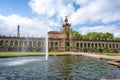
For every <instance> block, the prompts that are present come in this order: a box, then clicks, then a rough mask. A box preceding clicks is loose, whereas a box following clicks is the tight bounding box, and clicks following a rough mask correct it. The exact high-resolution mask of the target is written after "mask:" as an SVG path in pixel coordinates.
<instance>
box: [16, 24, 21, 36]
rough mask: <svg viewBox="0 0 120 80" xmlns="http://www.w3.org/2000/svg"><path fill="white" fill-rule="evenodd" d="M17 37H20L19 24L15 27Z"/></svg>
mask: <svg viewBox="0 0 120 80" xmlns="http://www.w3.org/2000/svg"><path fill="white" fill-rule="evenodd" d="M17 37H20V26H19V25H18V27H17Z"/></svg>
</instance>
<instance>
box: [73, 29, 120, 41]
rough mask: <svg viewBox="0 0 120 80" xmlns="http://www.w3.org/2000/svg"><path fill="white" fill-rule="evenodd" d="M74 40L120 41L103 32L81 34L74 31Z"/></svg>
mask: <svg viewBox="0 0 120 80" xmlns="http://www.w3.org/2000/svg"><path fill="white" fill-rule="evenodd" d="M73 39H82V40H120V38H114V35H113V34H111V33H108V32H106V33H102V32H100V33H99V32H88V33H87V34H83V35H82V34H80V33H79V32H77V31H73Z"/></svg>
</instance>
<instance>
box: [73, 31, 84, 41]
mask: <svg viewBox="0 0 120 80" xmlns="http://www.w3.org/2000/svg"><path fill="white" fill-rule="evenodd" d="M73 39H82V35H81V34H80V33H79V32H77V31H75V30H74V31H73Z"/></svg>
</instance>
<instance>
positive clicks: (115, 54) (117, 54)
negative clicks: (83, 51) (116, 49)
mask: <svg viewBox="0 0 120 80" xmlns="http://www.w3.org/2000/svg"><path fill="white" fill-rule="evenodd" d="M99 54H101V55H106V56H120V53H99Z"/></svg>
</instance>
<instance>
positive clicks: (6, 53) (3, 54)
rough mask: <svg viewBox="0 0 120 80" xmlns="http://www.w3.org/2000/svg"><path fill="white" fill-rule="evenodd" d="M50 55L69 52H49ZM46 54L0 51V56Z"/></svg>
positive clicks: (40, 53) (39, 53) (42, 53)
mask: <svg viewBox="0 0 120 80" xmlns="http://www.w3.org/2000/svg"><path fill="white" fill-rule="evenodd" d="M48 54H49V55H66V54H68V53H67V52H49V53H48ZM30 55H31V56H34V55H36V56H37V55H45V53H44V52H0V57H12V56H30Z"/></svg>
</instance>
